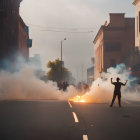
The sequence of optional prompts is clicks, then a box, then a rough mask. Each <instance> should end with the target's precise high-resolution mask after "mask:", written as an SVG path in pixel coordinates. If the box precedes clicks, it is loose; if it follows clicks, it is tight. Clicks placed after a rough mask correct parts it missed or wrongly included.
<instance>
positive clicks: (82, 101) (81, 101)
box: [70, 96, 86, 103]
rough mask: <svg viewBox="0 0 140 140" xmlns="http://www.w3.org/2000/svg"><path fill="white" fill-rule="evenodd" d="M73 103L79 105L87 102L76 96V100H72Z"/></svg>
mask: <svg viewBox="0 0 140 140" xmlns="http://www.w3.org/2000/svg"><path fill="white" fill-rule="evenodd" d="M70 101H72V102H77V103H85V102H86V100H85V99H84V98H83V97H82V96H75V97H74V98H72V99H70Z"/></svg>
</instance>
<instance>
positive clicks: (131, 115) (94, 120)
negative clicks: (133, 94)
mask: <svg viewBox="0 0 140 140" xmlns="http://www.w3.org/2000/svg"><path fill="white" fill-rule="evenodd" d="M72 106H73V110H75V112H76V113H77V116H78V118H79V122H80V126H81V127H80V129H81V131H84V132H86V135H88V139H89V140H140V104H138V102H133V103H130V104H124V105H123V107H122V108H119V107H118V106H117V105H115V107H113V108H110V107H109V105H108V104H80V105H79V103H78V104H77V103H72Z"/></svg>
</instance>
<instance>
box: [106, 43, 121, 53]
mask: <svg viewBox="0 0 140 140" xmlns="http://www.w3.org/2000/svg"><path fill="white" fill-rule="evenodd" d="M121 48H122V47H121V43H120V42H110V43H105V51H107V52H119V51H121Z"/></svg>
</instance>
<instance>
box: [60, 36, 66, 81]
mask: <svg viewBox="0 0 140 140" xmlns="http://www.w3.org/2000/svg"><path fill="white" fill-rule="evenodd" d="M64 40H66V38H64V39H63V40H61V78H62V79H63V41H64Z"/></svg>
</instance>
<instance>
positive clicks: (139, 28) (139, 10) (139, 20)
mask: <svg viewBox="0 0 140 140" xmlns="http://www.w3.org/2000/svg"><path fill="white" fill-rule="evenodd" d="M133 5H134V6H135V7H136V12H135V47H136V48H138V49H139V50H140V0H134V2H133Z"/></svg>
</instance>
